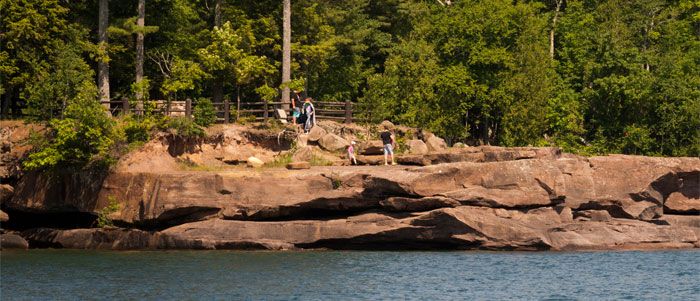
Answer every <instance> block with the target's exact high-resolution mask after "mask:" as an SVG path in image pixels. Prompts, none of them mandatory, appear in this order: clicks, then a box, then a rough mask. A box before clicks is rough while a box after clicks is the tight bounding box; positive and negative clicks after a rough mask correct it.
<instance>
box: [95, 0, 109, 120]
mask: <svg viewBox="0 0 700 301" xmlns="http://www.w3.org/2000/svg"><path fill="white" fill-rule="evenodd" d="M99 14H100V17H99V26H98V27H99V29H98V36H99V40H98V47H99V50H100V53H99V54H100V55H99V56H98V58H97V86H98V87H99V89H100V102H101V103H102V105H103V106H104V107H105V108H106V109H107V111H108V112H109V108H110V104H109V101H110V94H109V56H108V55H107V43H108V41H107V28H108V27H109V0H100V12H99Z"/></svg>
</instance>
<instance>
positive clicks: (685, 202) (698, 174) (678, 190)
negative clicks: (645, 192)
mask: <svg viewBox="0 0 700 301" xmlns="http://www.w3.org/2000/svg"><path fill="white" fill-rule="evenodd" d="M673 175H674V176H670V178H671V179H672V180H670V181H674V182H675V183H668V184H667V186H666V187H664V188H661V187H658V186H657V189H656V190H660V193H661V194H662V197H663V195H668V196H667V197H666V199H665V200H664V213H674V214H695V215H700V171H693V172H680V173H675V174H673ZM666 182H669V180H667V181H666ZM654 184H656V183H654ZM654 184H652V185H651V186H654ZM658 185H661V183H659V184H658ZM671 191H672V192H671ZM669 192H670V193H669Z"/></svg>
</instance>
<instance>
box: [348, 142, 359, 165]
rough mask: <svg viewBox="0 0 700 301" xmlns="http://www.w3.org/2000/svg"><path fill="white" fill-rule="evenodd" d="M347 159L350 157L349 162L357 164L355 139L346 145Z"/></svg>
mask: <svg viewBox="0 0 700 301" xmlns="http://www.w3.org/2000/svg"><path fill="white" fill-rule="evenodd" d="M348 159H350V164H354V165H357V159H355V141H352V142H350V145H349V146H348Z"/></svg>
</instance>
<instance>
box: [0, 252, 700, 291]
mask: <svg viewBox="0 0 700 301" xmlns="http://www.w3.org/2000/svg"><path fill="white" fill-rule="evenodd" d="M0 288H1V289H2V290H1V291H0V299H2V300H27V299H51V300H56V299H60V300H85V299H89V300H93V299H118V300H144V299H145V300H195V299H197V300H396V299H399V300H460V299H461V300H463V299H468V300H473V299H482V300H483V299H528V300H532V299H550V300H570V299H579V300H581V299H587V300H591V299H593V300H600V299H606V300H607V299H631V300H640V299H647V300H699V299H700V251H697V250H690V251H657V252H574V253H555V252H542V253H506V252H498V253H484V252H337V251H327V252H326V251H309V252H236V251H162V252H161V251H152V252H149V251H139V252H111V251H81V250H29V251H12V250H5V251H2V252H0Z"/></svg>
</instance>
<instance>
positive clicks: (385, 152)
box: [384, 144, 389, 165]
mask: <svg viewBox="0 0 700 301" xmlns="http://www.w3.org/2000/svg"><path fill="white" fill-rule="evenodd" d="M387 146H388V144H384V165H389V161H387V156H389V149H388V148H387Z"/></svg>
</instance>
